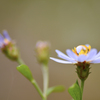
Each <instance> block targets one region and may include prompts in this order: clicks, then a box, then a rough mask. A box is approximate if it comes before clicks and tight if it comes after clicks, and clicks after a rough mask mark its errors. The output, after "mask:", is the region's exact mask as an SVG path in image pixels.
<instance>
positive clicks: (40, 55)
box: [36, 41, 50, 64]
mask: <svg viewBox="0 0 100 100" xmlns="http://www.w3.org/2000/svg"><path fill="white" fill-rule="evenodd" d="M49 54H50V43H48V42H46V41H38V42H37V44H36V57H37V60H38V61H39V63H43V64H47V63H48V60H49Z"/></svg>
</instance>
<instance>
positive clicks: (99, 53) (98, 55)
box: [94, 51, 100, 59]
mask: <svg viewBox="0 0 100 100" xmlns="http://www.w3.org/2000/svg"><path fill="white" fill-rule="evenodd" d="M98 57H100V51H99V52H98V54H97V55H96V56H95V58H94V59H97V58H98Z"/></svg>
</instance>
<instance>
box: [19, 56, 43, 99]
mask: <svg viewBox="0 0 100 100" xmlns="http://www.w3.org/2000/svg"><path fill="white" fill-rule="evenodd" d="M17 62H18V64H20V65H21V64H24V62H23V61H22V59H21V58H18V60H17ZM30 82H31V83H32V84H33V85H34V87H35V89H36V90H37V92H38V93H39V95H40V96H41V97H42V99H43V98H44V96H43V93H42V91H41V89H40V88H39V86H38V84H37V82H36V81H35V80H34V79H33V80H32V81H30Z"/></svg>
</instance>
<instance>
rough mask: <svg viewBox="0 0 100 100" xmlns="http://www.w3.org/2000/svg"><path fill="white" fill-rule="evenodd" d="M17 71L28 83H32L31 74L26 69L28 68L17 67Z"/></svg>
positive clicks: (24, 66)
mask: <svg viewBox="0 0 100 100" xmlns="http://www.w3.org/2000/svg"><path fill="white" fill-rule="evenodd" d="M17 70H18V71H19V72H20V73H21V74H22V75H24V76H25V77H26V78H27V79H28V80H29V81H32V80H33V76H32V73H31V71H30V69H29V68H28V66H26V65H23V64H22V65H19V66H18V67H17Z"/></svg>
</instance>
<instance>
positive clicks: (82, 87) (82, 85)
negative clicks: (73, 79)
mask: <svg viewBox="0 0 100 100" xmlns="http://www.w3.org/2000/svg"><path fill="white" fill-rule="evenodd" d="M83 89H84V80H81V93H82V97H83ZM81 100H82V99H81Z"/></svg>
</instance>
